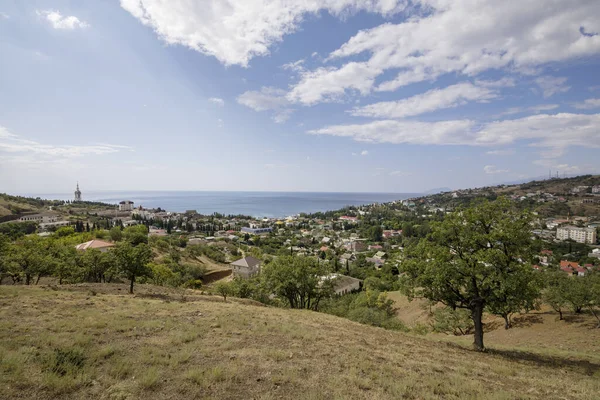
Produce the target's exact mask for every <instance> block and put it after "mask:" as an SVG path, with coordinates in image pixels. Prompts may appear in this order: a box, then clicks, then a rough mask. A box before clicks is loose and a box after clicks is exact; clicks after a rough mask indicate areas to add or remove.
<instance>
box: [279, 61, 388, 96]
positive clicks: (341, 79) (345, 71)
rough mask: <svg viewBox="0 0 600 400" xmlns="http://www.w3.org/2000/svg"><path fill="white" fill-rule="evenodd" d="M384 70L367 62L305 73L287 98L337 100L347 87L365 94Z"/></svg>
mask: <svg viewBox="0 0 600 400" xmlns="http://www.w3.org/2000/svg"><path fill="white" fill-rule="evenodd" d="M381 72H382V71H381V70H376V69H373V68H371V67H370V66H369V65H368V64H367V63H358V62H350V63H348V64H346V65H344V66H343V67H341V68H333V67H328V68H325V67H321V68H317V69H316V70H314V71H306V72H304V73H302V74H301V78H300V82H298V83H297V84H296V85H295V86H294V87H293V89H292V90H291V91H290V93H289V94H288V96H287V97H288V99H289V100H290V101H292V102H297V103H303V104H305V105H312V104H316V103H319V102H330V101H338V100H340V99H342V98H343V96H344V95H345V94H346V90H353V91H357V92H359V93H361V94H363V95H366V94H367V93H369V91H370V90H371V86H373V82H374V81H375V78H376V77H377V75H379V74H380V73H381Z"/></svg>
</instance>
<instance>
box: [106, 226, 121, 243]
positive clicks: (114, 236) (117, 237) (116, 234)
mask: <svg viewBox="0 0 600 400" xmlns="http://www.w3.org/2000/svg"><path fill="white" fill-rule="evenodd" d="M109 235H110V239H111V240H112V241H113V242H120V241H121V240H123V231H122V230H121V228H119V227H118V226H115V227H113V228H111V229H110V231H109Z"/></svg>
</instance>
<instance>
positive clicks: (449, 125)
mask: <svg viewBox="0 0 600 400" xmlns="http://www.w3.org/2000/svg"><path fill="white" fill-rule="evenodd" d="M474 125H475V124H474V122H472V121H469V120H458V121H442V122H419V121H404V120H401V121H397V120H383V121H372V122H369V123H365V124H349V125H333V126H328V127H325V128H321V129H315V130H310V131H308V132H307V133H309V134H312V135H331V136H340V137H348V138H352V139H354V140H356V141H358V142H372V143H395V144H400V143H411V144H465V143H469V144H473V134H472V133H471V130H472V129H473V126H474Z"/></svg>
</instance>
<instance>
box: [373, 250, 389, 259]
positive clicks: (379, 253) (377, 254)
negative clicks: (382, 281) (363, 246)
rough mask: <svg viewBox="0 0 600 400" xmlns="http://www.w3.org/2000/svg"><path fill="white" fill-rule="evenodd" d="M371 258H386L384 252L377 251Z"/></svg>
mask: <svg viewBox="0 0 600 400" xmlns="http://www.w3.org/2000/svg"><path fill="white" fill-rule="evenodd" d="M373 257H374V258H379V259H380V260H383V259H384V258H385V257H386V254H385V252H384V251H378V252H377V253H375V255H374V256H373Z"/></svg>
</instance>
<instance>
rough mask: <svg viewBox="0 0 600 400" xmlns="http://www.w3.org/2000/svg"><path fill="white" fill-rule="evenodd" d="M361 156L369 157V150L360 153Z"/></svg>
mask: <svg viewBox="0 0 600 400" xmlns="http://www.w3.org/2000/svg"><path fill="white" fill-rule="evenodd" d="M360 155H361V156H368V155H369V152H368V151H367V150H363V151H361V152H360Z"/></svg>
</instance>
